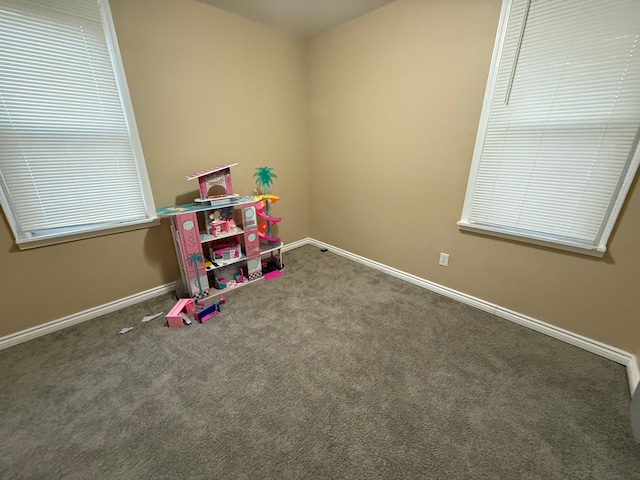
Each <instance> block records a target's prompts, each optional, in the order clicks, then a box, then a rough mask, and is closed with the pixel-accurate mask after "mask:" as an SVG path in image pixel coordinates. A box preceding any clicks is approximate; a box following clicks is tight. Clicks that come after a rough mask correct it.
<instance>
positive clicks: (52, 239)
mask: <svg viewBox="0 0 640 480" xmlns="http://www.w3.org/2000/svg"><path fill="white" fill-rule="evenodd" d="M157 225H160V219H159V218H158V217H153V218H149V219H145V220H141V221H139V222H133V223H127V224H126V225H119V226H117V227H98V228H93V229H89V230H82V231H78V232H73V233H67V234H56V235H43V236H39V237H32V238H23V239H20V240H17V241H16V244H17V245H18V248H20V250H28V249H31V248H38V247H46V246H48V245H56V244H58V243H67V242H74V241H76V240H83V239H86V238H93V237H101V236H103V235H112V234H114V233H122V232H129V231H131V230H140V229H142V228H149V227H155V226H157Z"/></svg>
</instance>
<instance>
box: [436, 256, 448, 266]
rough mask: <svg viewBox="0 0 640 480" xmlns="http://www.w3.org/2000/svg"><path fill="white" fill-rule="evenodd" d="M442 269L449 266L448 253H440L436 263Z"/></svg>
mask: <svg viewBox="0 0 640 480" xmlns="http://www.w3.org/2000/svg"><path fill="white" fill-rule="evenodd" d="M438 263H439V264H440V265H442V266H443V267H447V266H449V254H448V253H440V261H439V262H438Z"/></svg>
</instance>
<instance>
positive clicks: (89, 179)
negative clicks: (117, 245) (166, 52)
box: [0, 0, 158, 248]
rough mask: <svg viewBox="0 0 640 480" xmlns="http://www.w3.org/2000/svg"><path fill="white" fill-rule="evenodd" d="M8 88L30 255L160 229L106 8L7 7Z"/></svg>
mask: <svg viewBox="0 0 640 480" xmlns="http://www.w3.org/2000/svg"><path fill="white" fill-rule="evenodd" d="M0 85H2V87H1V88H0V138H2V141H1V142H0V203H1V204H2V207H3V210H4V212H5V215H6V217H7V220H8V223H9V225H10V227H11V229H12V231H13V233H14V236H15V239H16V243H17V244H18V245H19V247H20V248H31V247H36V246H41V245H47V244H52V243H59V242H63V241H68V240H75V239H78V238H85V237H89V236H95V235H101V234H105V233H114V232H117V231H124V230H130V229H133V228H142V227H148V226H150V225H153V224H157V223H158V220H157V217H156V215H155V206H154V204H153V199H152V196H151V188H150V185H149V180H148V178H147V172H146V167H145V163H144V158H143V154H142V148H141V145H140V140H139V138H138V132H137V129H136V123H135V118H134V115H133V109H132V107H131V101H130V98H129V93H128V90H127V85H126V80H125V76H124V70H123V67H122V63H121V60H120V56H119V51H118V46H117V41H116V37H115V32H114V28H113V21H112V19H111V13H110V10H109V4H108V2H107V1H106V0H56V1H55V2H52V1H45V0H29V1H26V0H0Z"/></svg>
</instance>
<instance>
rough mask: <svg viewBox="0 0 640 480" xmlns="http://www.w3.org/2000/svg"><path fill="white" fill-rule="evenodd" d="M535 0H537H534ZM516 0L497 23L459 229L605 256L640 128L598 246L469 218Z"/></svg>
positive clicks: (637, 154) (638, 157) (506, 1)
mask: <svg viewBox="0 0 640 480" xmlns="http://www.w3.org/2000/svg"><path fill="white" fill-rule="evenodd" d="M534 1H535V0H534ZM512 3H513V0H503V3H502V10H501V13H500V21H499V25H498V31H497V35H496V41H495V45H494V50H493V55H492V58H491V68H490V71H489V77H488V80H487V86H486V91H485V96H484V102H483V105H482V113H481V116H480V122H479V127H478V132H477V137H476V142H475V146H474V153H473V159H472V163H471V169H470V173H469V180H468V184H467V190H466V195H465V199H464V206H463V211H462V216H461V220H460V221H459V222H458V228H459V230H462V231H470V232H475V233H482V234H488V235H491V236H496V237H500V238H506V239H510V240H516V241H519V242H525V243H531V244H535V245H542V246H546V247H551V248H555V249H560V250H566V251H571V252H575V253H582V254H587V255H591V256H596V257H602V256H604V254H605V252H606V250H607V242H608V241H609V237H610V235H611V232H612V230H613V228H614V225H615V222H616V220H617V218H618V215H619V213H620V210H621V208H622V206H623V204H624V201H625V198H626V196H627V193H628V192H629V189H630V187H631V185H632V183H633V180H634V177H635V175H636V172H637V170H638V165H639V164H640V144H639V143H638V142H637V139H638V137H639V136H640V131H639V132H638V134H637V135H636V144H635V147H634V148H635V150H634V151H633V153H632V154H631V153H630V157H631V160H630V162H629V164H628V166H627V168H626V170H625V171H623V173H622V175H621V177H620V181H619V183H618V185H619V187H618V189H617V194H616V196H615V198H614V199H613V202H612V203H611V204H610V208H609V211H608V215H607V217H606V218H605V220H604V222H603V223H602V225H601V229H600V235H599V238H598V239H597V243H596V244H595V245H585V244H583V243H581V242H572V241H571V240H567V239H559V238H554V237H553V236H551V235H545V234H544V233H541V234H539V235H531V234H530V233H529V232H525V233H523V232H519V231H517V229H509V228H505V227H502V226H495V225H489V224H481V223H474V222H473V221H471V220H470V219H469V213H470V210H471V208H472V204H473V199H474V192H475V187H476V180H477V178H478V173H479V169H480V163H481V159H482V158H481V157H482V150H483V146H484V142H485V136H486V133H487V128H488V125H489V117H490V112H491V106H492V102H493V98H494V93H495V92H496V86H497V81H498V70H499V65H500V61H501V57H502V54H503V47H504V42H505V37H506V32H507V26H508V23H509V14H510V12H511V7H512Z"/></svg>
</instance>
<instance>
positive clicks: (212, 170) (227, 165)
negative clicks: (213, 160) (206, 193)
mask: <svg viewBox="0 0 640 480" xmlns="http://www.w3.org/2000/svg"><path fill="white" fill-rule="evenodd" d="M236 165H237V163H225V164H224V165H220V166H218V167H213V168H210V169H208V170H203V171H201V172H198V173H193V174H191V175H187V176H186V177H184V178H186V179H187V180H193V179H194V178H200V177H204V176H205V175H209V174H211V173H216V172H219V171H220V170H225V169H227V168H231V167H235V166H236Z"/></svg>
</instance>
